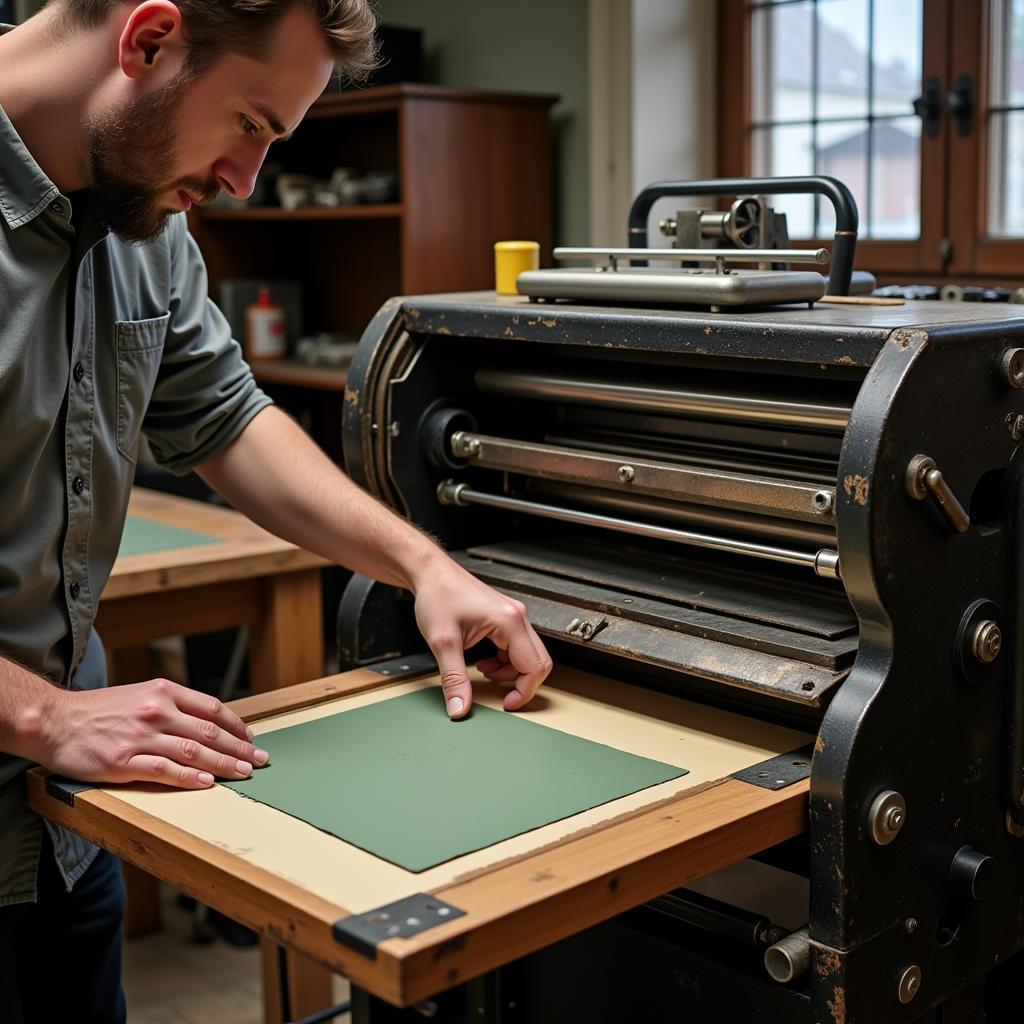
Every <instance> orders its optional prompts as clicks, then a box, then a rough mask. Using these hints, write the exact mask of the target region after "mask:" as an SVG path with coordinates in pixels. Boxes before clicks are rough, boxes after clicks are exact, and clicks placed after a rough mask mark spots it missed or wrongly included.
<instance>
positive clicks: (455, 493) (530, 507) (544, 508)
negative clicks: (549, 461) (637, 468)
mask: <svg viewBox="0 0 1024 1024" xmlns="http://www.w3.org/2000/svg"><path fill="white" fill-rule="evenodd" d="M437 499H438V501H440V503H441V504H442V505H456V506H465V505H484V506H487V507H489V508H500V509H505V510H506V511H509V512H523V513H525V514H527V515H532V516H540V517H542V518H544V519H557V520H559V521H561V522H564V523H576V524H578V525H580V526H596V527H598V528H600V529H604V530H616V531H618V532H620V533H631V534H634V535H636V536H638V537H653V538H655V539H657V540H667V541H671V542H672V543H674V544H690V545H693V546H694V547H701V548H710V549H711V550H714V551H724V552H726V553H728V554H731V555H750V556H753V557H755V558H765V559H768V560H769V561H772V562H785V563H786V564H788V565H802V566H806V567H807V568H808V569H813V570H814V572H815V573H817V574H818V575H819V576H825V577H828V578H831V579H839V578H841V577H840V568H839V552H837V551H829V550H825V549H823V550H821V551H796V550H794V549H792V548H781V547H775V546H774V545H771V544H758V543H756V542H755V541H747V540H739V539H734V538H731V537H719V536H715V535H713V534H708V533H696V532H694V531H692V530H678V529H675V528H674V527H671V526H658V525H656V524H654V523H639V522H636V521H634V520H632V519H618V518H616V517H614V516H603V515H598V514H597V513H594V512H584V511H582V510H580V509H571V508H561V507H560V506H558V505H541V504H540V503H538V502H535V501H525V500H524V499H522V498H510V497H508V496H507V495H504V494H486V493H485V492H483V491H474V490H472V489H471V488H470V487H469V486H468V484H463V483H458V482H457V481H455V480H445V481H443V482H442V483H440V484H439V485H438V488H437Z"/></svg>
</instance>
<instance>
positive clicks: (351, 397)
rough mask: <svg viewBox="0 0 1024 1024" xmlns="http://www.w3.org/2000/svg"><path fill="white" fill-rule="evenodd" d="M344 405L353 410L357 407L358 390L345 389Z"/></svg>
mask: <svg viewBox="0 0 1024 1024" xmlns="http://www.w3.org/2000/svg"><path fill="white" fill-rule="evenodd" d="M345 404H346V405H351V406H352V408H353V409H354V408H355V407H356V406H357V405H359V388H345Z"/></svg>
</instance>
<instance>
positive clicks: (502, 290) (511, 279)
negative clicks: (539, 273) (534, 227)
mask: <svg viewBox="0 0 1024 1024" xmlns="http://www.w3.org/2000/svg"><path fill="white" fill-rule="evenodd" d="M539 266H540V245H539V244H538V243H537V242H495V243H494V288H495V291H497V293H498V294H499V295H516V294H517V292H516V278H517V277H518V276H519V275H520V274H521V273H522V272H523V271H524V270H536V269H537V268H538V267H539Z"/></svg>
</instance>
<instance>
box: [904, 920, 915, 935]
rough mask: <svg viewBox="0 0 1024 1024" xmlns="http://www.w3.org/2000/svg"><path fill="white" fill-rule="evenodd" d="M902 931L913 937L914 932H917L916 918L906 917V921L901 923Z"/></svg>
mask: <svg viewBox="0 0 1024 1024" xmlns="http://www.w3.org/2000/svg"><path fill="white" fill-rule="evenodd" d="M903 930H904V931H905V932H906V933H907V934H908V935H913V934H914V932H916V931H917V918H916V917H908V918H907V919H906V921H904V922H903Z"/></svg>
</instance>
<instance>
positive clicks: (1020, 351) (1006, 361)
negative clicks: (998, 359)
mask: <svg viewBox="0 0 1024 1024" xmlns="http://www.w3.org/2000/svg"><path fill="white" fill-rule="evenodd" d="M1002 371H1003V377H1004V379H1005V380H1006V383H1007V384H1009V385H1010V387H1011V388H1024V348H1011V349H1007V350H1006V352H1004V353H1003V358H1002Z"/></svg>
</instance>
